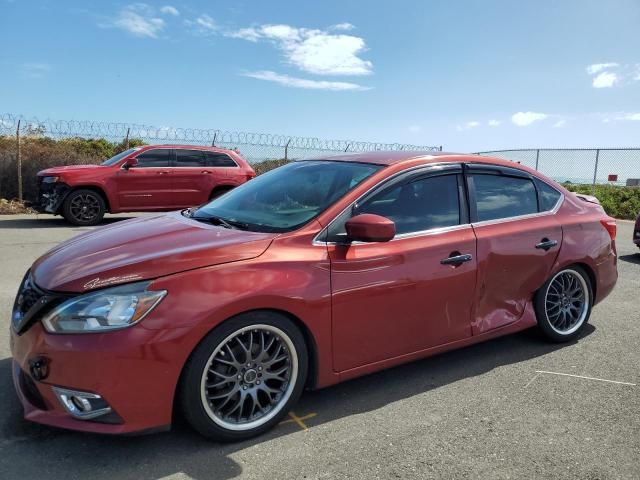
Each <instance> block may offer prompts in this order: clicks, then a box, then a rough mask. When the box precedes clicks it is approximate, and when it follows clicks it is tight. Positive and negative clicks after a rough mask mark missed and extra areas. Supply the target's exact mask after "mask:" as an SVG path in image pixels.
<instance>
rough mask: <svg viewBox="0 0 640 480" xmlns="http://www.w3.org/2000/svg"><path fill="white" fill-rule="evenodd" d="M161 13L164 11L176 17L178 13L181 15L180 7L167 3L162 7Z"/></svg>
mask: <svg viewBox="0 0 640 480" xmlns="http://www.w3.org/2000/svg"><path fill="white" fill-rule="evenodd" d="M160 13H164V14H165V15H173V16H174V17H177V16H178V15H180V12H179V11H178V9H177V8H176V7H173V6H171V5H165V6H164V7H162V8H161V9H160Z"/></svg>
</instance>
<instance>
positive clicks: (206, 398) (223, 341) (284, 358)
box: [180, 312, 308, 441]
mask: <svg viewBox="0 0 640 480" xmlns="http://www.w3.org/2000/svg"><path fill="white" fill-rule="evenodd" d="M307 364H308V360H307V349H306V345H305V341H304V338H303V336H302V334H301V333H300V330H299V329H298V328H297V327H296V325H295V324H294V323H293V322H291V320H289V319H288V318H286V317H284V316H282V315H280V314H277V313H273V312H251V313H247V314H244V315H239V316H237V317H235V318H233V319H231V320H228V321H227V322H225V323H223V324H222V325H221V326H220V327H218V328H216V329H214V330H213V331H212V332H211V333H210V334H209V335H208V336H207V337H205V339H204V340H203V341H202V342H201V344H200V345H199V346H198V347H197V348H196V350H195V351H194V352H193V354H192V355H191V358H190V359H189V361H188V362H187V365H186V366H185V369H184V373H183V378H182V383H181V389H180V390H181V391H180V394H181V402H182V410H183V413H184V416H185V417H186V419H187V421H188V422H189V423H190V424H191V425H192V426H193V427H194V428H195V429H196V430H198V431H199V432H200V433H202V434H203V435H205V436H207V437H210V438H213V439H216V440H223V441H234V440H244V439H247V438H250V437H253V436H255V435H258V434H260V433H262V432H264V431H266V430H268V429H269V428H271V427H272V426H274V425H275V424H277V423H278V422H279V421H280V420H281V419H282V417H284V416H285V415H286V414H287V412H288V411H289V408H290V407H291V406H292V405H293V404H294V403H295V402H296V401H297V400H298V397H299V396H300V394H301V392H302V389H303V387H304V383H305V380H306V374H307Z"/></svg>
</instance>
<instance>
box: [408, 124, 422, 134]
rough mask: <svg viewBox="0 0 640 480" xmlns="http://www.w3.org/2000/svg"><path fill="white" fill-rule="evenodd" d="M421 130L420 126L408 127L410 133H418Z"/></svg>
mask: <svg viewBox="0 0 640 480" xmlns="http://www.w3.org/2000/svg"><path fill="white" fill-rule="evenodd" d="M421 130H422V127H421V126H420V125H409V131H410V132H411V133H418V132H420V131H421Z"/></svg>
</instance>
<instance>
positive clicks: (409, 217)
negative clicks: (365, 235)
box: [353, 175, 460, 235]
mask: <svg viewBox="0 0 640 480" xmlns="http://www.w3.org/2000/svg"><path fill="white" fill-rule="evenodd" d="M459 200H460V199H459V196H458V177H457V175H441V176H435V177H426V178H421V179H418V180H413V181H409V182H407V183H405V184H402V185H398V186H396V187H392V188H391V189H390V190H387V191H382V192H380V193H379V194H377V195H374V196H373V197H372V198H371V199H369V200H366V201H365V202H364V203H363V204H362V205H357V206H356V208H355V209H354V212H353V214H354V215H358V214H361V213H374V214H376V215H381V216H383V217H387V218H388V219H390V220H393V222H394V223H395V224H396V234H398V235H401V234H403V233H414V232H421V231H424V230H430V229H432V228H441V227H450V226H453V225H459V224H460V204H459Z"/></svg>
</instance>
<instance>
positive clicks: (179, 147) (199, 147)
mask: <svg viewBox="0 0 640 480" xmlns="http://www.w3.org/2000/svg"><path fill="white" fill-rule="evenodd" d="M138 148H139V149H140V150H143V149H144V150H149V149H150V148H175V149H176V150H211V151H214V152H233V153H238V152H237V151H236V150H233V149H230V148H221V147H211V146H209V145H182V144H173V143H158V144H152V145H140V146H139V147H138Z"/></svg>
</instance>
